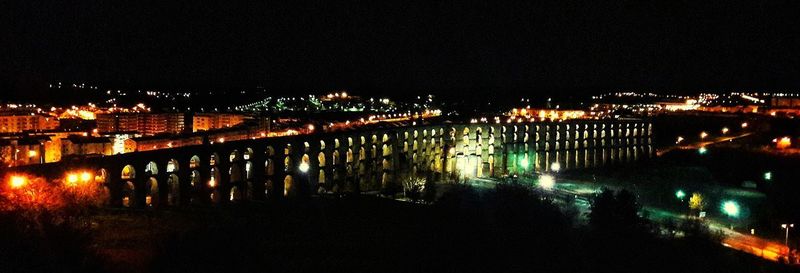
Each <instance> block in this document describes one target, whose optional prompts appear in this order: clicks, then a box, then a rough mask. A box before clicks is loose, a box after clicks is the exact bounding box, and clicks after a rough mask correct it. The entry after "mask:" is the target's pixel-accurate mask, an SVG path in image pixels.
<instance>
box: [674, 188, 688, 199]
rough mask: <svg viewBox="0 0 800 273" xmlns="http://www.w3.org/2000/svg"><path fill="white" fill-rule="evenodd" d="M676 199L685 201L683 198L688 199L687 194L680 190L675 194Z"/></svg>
mask: <svg viewBox="0 0 800 273" xmlns="http://www.w3.org/2000/svg"><path fill="white" fill-rule="evenodd" d="M675 197H677V198H678V199H680V200H681V201H683V198H684V197H686V193H685V192H683V190H678V191H676V192H675Z"/></svg>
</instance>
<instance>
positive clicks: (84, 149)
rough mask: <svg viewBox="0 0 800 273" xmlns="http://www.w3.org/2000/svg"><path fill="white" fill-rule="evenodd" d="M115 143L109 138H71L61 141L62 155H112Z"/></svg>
mask: <svg viewBox="0 0 800 273" xmlns="http://www.w3.org/2000/svg"><path fill="white" fill-rule="evenodd" d="M113 151H114V143H113V142H112V141H111V139H110V138H107V137H90V136H86V137H84V136H74V135H73V136H69V137H67V138H64V139H61V155H62V157H65V156H87V155H112V154H113Z"/></svg>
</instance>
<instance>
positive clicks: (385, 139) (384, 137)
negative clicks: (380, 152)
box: [381, 134, 389, 143]
mask: <svg viewBox="0 0 800 273" xmlns="http://www.w3.org/2000/svg"><path fill="white" fill-rule="evenodd" d="M381 140H382V142H383V143H387V142H389V135H387V134H383V138H382V139H381Z"/></svg>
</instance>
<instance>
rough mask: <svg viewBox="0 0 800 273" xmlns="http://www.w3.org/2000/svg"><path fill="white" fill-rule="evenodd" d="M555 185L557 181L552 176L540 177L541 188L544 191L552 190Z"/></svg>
mask: <svg viewBox="0 0 800 273" xmlns="http://www.w3.org/2000/svg"><path fill="white" fill-rule="evenodd" d="M555 185H556V179H555V178H554V177H553V176H552V175H549V174H545V175H542V176H540V177H539V187H542V189H545V190H550V189H552V188H553V186H555Z"/></svg>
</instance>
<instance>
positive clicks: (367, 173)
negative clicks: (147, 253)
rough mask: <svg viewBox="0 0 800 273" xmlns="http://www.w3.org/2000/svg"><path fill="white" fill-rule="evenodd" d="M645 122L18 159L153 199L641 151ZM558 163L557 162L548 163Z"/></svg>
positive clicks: (398, 132)
mask: <svg viewBox="0 0 800 273" xmlns="http://www.w3.org/2000/svg"><path fill="white" fill-rule="evenodd" d="M651 142H652V124H651V123H649V122H647V121H641V120H616V121H608V120H600V121H597V120H568V121H562V122H531V123H513V124H511V123H510V124H441V125H424V126H407V127H392V128H382V129H370V130H363V131H352V132H336V133H319V134H311V135H298V136H287V137H277V138H261V139H254V140H241V141H230V142H222V143H220V142H217V143H207V144H204V145H199V146H188V147H180V148H173V149H165V150H155V151H147V152H138V153H130V154H120V155H114V156H106V157H98V158H86V159H81V160H75V161H62V162H57V163H49V164H43V165H31V166H26V167H19V168H16V169H12V170H11V171H20V172H29V173H35V174H37V175H41V176H45V177H48V178H51V179H59V178H63V177H64V175H65V173H69V172H72V171H76V170H89V171H90V172H95V173H96V176H95V179H96V180H99V181H97V182H99V184H100V185H104V187H107V189H108V191H109V192H110V196H111V197H110V198H111V200H109V204H110V205H112V206H124V207H129V206H130V207H134V206H135V207H144V206H152V207H157V206H161V205H185V204H189V203H195V202H198V203H215V202H223V203H224V202H231V201H234V202H235V201H240V200H250V199H253V200H264V199H281V198H287V197H288V198H291V197H293V196H298V195H300V196H308V195H310V194H313V193H316V192H336V193H339V192H353V191H378V190H381V189H386V188H387V187H391V186H393V185H394V186H397V185H399V181H397V180H399V179H400V178H401V177H403V176H407V175H410V174H414V173H426V174H428V177H433V178H434V179H437V180H439V179H442V178H445V179H448V178H452V177H489V176H500V175H503V174H514V173H524V172H534V171H536V172H548V171H551V170H550V168H551V166H556V165H558V166H559V168H560V169H562V170H565V169H575V168H592V167H600V166H605V165H609V164H618V163H624V162H630V161H634V160H640V159H645V158H649V157H651V156H652V154H653V148H652V145H651ZM554 163H557V164H554Z"/></svg>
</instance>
